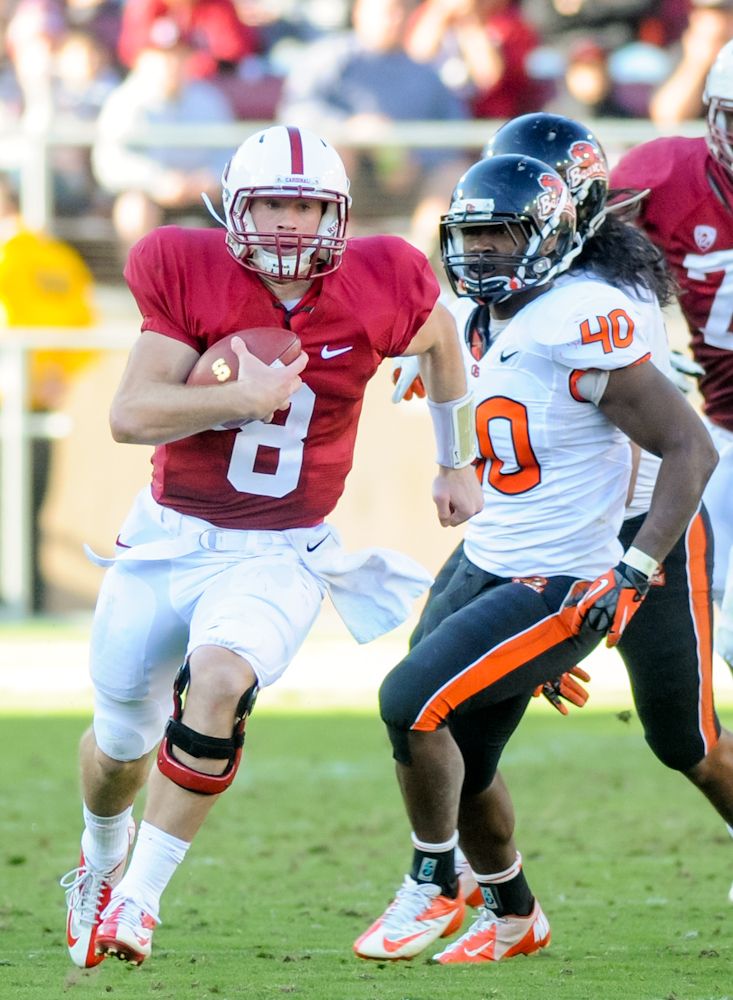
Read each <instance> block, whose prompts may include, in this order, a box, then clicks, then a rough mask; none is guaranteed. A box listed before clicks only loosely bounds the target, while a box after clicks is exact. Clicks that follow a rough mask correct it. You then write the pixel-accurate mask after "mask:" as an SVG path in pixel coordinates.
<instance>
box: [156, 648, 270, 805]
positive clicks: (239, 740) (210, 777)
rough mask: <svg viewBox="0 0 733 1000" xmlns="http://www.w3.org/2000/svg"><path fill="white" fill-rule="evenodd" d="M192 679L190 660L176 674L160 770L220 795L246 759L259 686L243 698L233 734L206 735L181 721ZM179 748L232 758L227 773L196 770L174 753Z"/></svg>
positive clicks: (178, 781) (179, 781)
mask: <svg viewBox="0 0 733 1000" xmlns="http://www.w3.org/2000/svg"><path fill="white" fill-rule="evenodd" d="M190 679H191V671H190V669H189V666H188V661H186V662H185V663H184V664H183V666H182V667H181V669H180V670H179V671H178V673H177V674H176V679H175V681H174V682H173V705H174V707H173V715H172V716H171V718H170V719H169V720H168V724H167V726H166V727H165V735H164V736H163V740H162V742H161V744H160V749H159V750H158V770H159V771H160V772H161V774H164V775H165V776H166V778H170V780H171V781H173V782H175V784H176V785H180V787H181V788H185V789H187V790H188V791H189V792H198V793H199V795H218V794H219V792H223V791H225V790H226V789H227V788H229V786H230V785H231V783H232V782H233V781H234V776H235V774H236V773H237V768H238V767H239V762H240V761H241V759H242V747H243V746H244V726H245V723H246V722H247V717H248V716H249V715H250V714H251V712H252V709H253V708H254V703H255V700H256V699H257V691H258V687H257V685H256V684H253V685H252V687H251V688H249V689H248V690H247V691H245V692H244V694H243V695H242V697H241V698H240V699H239V704H238V705H237V711H236V716H235V722H234V729H233V730H232V735H231V736H230V737H228V738H226V739H222V738H220V737H218V736H205V735H204V734H203V733H197V732H196V731H195V730H194V729H191V728H190V727H189V726H186V725H184V723H183V722H181V716H182V715H183V705H184V701H185V696H186V691H187V690H188V685H189V682H190ZM174 747H178V748H179V750H182V751H183V752H184V753H187V754H190V755H191V756H192V757H196V758H201V757H206V758H210V759H211V758H213V759H214V760H228V761H229V764H228V766H227V767H226V768H225V770H224V773H223V774H203V773H202V772H201V771H194V769H193V768H192V767H189V766H188V765H187V764H182V763H181V761H180V760H177V759H176V757H174V756H173V748H174Z"/></svg>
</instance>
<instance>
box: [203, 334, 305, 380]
mask: <svg viewBox="0 0 733 1000" xmlns="http://www.w3.org/2000/svg"><path fill="white" fill-rule="evenodd" d="M234 337H241V338H242V340H243V341H244V343H245V344H246V345H247V350H248V351H250V353H251V354H254V356H255V357H256V358H259V359H260V361H263V362H264V363H265V364H266V365H269V366H270V367H272V366H273V365H277V364H280V365H289V364H290V363H291V362H292V361H295V359H296V358H297V357H298V356H299V355H300V349H301V348H300V339H299V338H298V337H297V336H296V335H295V334H294V333H293V332H292V330H283V329H282V328H281V327H279V326H258V327H256V328H255V329H253V330H239V331H238V332H237V333H230V334H229V336H228V337H223V338H222V339H221V340H218V341H217V342H216V343H215V344H214V346H213V347H210V348H209V349H208V350H207V351H205V352H204V353H203V354H202V355H201V357H200V358H199V359H198V361H197V362H196V364H195V365H194V366H193V368H192V369H191V371H190V373H189V376H188V379H187V382H188V384H189V385H219V384H221V383H224V382H230V381H231V380H233V379H236V377H237V374H238V373H239V359H238V358H237V355H236V354H235V353H234V351H233V350H232V340H233V338H234Z"/></svg>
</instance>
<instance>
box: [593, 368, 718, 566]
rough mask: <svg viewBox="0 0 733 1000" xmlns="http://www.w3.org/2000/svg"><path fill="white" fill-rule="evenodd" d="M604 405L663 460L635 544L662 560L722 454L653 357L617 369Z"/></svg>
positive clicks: (621, 426) (603, 409)
mask: <svg viewBox="0 0 733 1000" xmlns="http://www.w3.org/2000/svg"><path fill="white" fill-rule="evenodd" d="M599 409H600V410H601V412H602V413H603V414H604V416H605V417H607V418H608V419H609V420H610V421H611V422H612V423H613V424H615V425H616V426H617V427H618V428H619V429H620V430H622V431H623V432H624V433H625V434H627V435H628V436H629V437H630V438H631V440H632V441H634V442H635V443H636V444H638V445H639V446H640V447H642V448H644V449H646V451H650V452H651V453H652V454H654V455H658V456H659V457H660V458H661V459H662V464H661V466H660V469H659V475H658V477H657V484H656V486H655V488H654V495H653V497H652V504H651V507H650V509H649V513H648V514H647V516H646V519H645V521H644V524H643V525H642V527H641V528H640V530H639V532H638V534H637V535H636V538H635V539H634V542H633V544H634V546H635V547H636V548H638V549H641V551H642V552H645V553H646V554H647V555H649V556H652V557H653V558H654V559H656V561H657V562H662V561H663V560H664V558H665V556H667V555H668V554H669V552H670V551H671V549H672V548H673V546H674V545H675V543H676V542H677V540H678V539H679V538H680V536H681V535H682V533H683V532H684V530H685V528H686V527H687V525H688V524H689V522H690V519H691V518H692V516H693V514H694V513H695V511H696V509H697V506H698V504H699V502H700V497H701V496H702V492H703V489H704V488H705V484H706V483H707V481H708V479H709V478H710V475H711V473H712V471H713V469H714V468H715V466H716V465H717V462H718V454H717V452H716V450H715V447H714V446H713V443H712V441H711V440H710V435H709V434H708V432H707V430H706V429H705V427H704V425H703V423H702V421H701V420H700V418H699V417H698V416H697V414H696V413H695V411H694V410H693V409H692V407H691V406H690V404H689V403H688V402H687V400H686V399H685V398H684V396H683V395H682V393H681V392H680V391H679V389H677V388H675V386H674V385H672V383H671V382H670V381H669V379H667V378H665V376H664V375H662V373H661V372H660V371H659V369H657V368H655V367H654V365H653V364H652V363H651V362H650V361H644V362H642V363H641V364H636V365H631V366H630V367H628V368H619V369H616V370H615V371H612V372H611V374H610V377H609V379H608V385H607V386H606V391H605V392H604V394H603V398H602V399H601V402H600V405H599Z"/></svg>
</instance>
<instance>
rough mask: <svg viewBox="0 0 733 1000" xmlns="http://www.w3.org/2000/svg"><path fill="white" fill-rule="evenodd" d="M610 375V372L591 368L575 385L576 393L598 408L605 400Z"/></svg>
mask: <svg viewBox="0 0 733 1000" xmlns="http://www.w3.org/2000/svg"><path fill="white" fill-rule="evenodd" d="M610 374H611V373H610V372H607V371H605V372H603V371H601V370H600V369H598V368H589V369H588V371H585V372H583V374H582V375H581V376H580V378H579V379H578V380H577V382H576V383H575V391H576V393H577V394H578V395H579V396H582V398H583V399H585V400H586V401H587V402H589V403H593V405H594V406H598V404H599V403H600V401H601V400H602V399H603V393H604V392H605V391H606V386H607V385H608V379H609V376H610Z"/></svg>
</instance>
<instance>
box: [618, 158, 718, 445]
mask: <svg viewBox="0 0 733 1000" xmlns="http://www.w3.org/2000/svg"><path fill="white" fill-rule="evenodd" d="M611 186H612V187H614V188H636V189H638V190H644V189H645V188H651V193H650V194H648V195H647V197H646V198H644V199H643V201H642V202H641V207H640V215H639V224H640V225H641V226H642V228H643V229H644V230H645V231H646V232H647V234H648V235H649V237H650V238H651V240H652V242H654V243H655V244H656V245H657V246H658V247H660V248H661V249H662V250H663V251H664V255H665V257H666V258H667V262H668V263H669V266H670V268H671V270H672V272H673V274H674V276H675V278H676V279H677V281H678V283H679V285H680V287H681V288H682V291H683V294H682V295H681V296H680V307H681V308H682V312H683V313H684V315H685V319H686V320H687V324H688V326H689V328H690V333H691V335H692V351H693V354H694V356H695V360H696V361H697V362H698V363H699V364H701V365H702V367H703V368H704V369H705V375H704V377H703V378H702V379H701V380H700V389H701V390H702V394H703V396H704V397H705V407H704V409H705V413H706V414H707V416H708V417H709V418H710V420H712V421H713V422H714V423H716V424H720V426H721V427H725V428H726V429H727V430H729V431H733V180H732V179H731V177H730V176H729V174H728V173H727V172H726V170H725V169H724V168H723V167H722V166H721V165H720V164H719V163H718V162H717V161H716V160H714V159H713V157H712V156H711V155H710V153H709V151H708V148H707V145H706V143H705V139H704V138H700V139H683V138H672V139H655V140H654V141H653V142H647V143H645V144H644V145H643V146H637V147H636V149H632V150H631V151H630V152H628V153H627V154H626V155H625V156H624V157H623V159H622V160H621V162H620V163H619V164H618V166H617V167H616V168H615V169H614V170H613V171H612V173H611Z"/></svg>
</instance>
